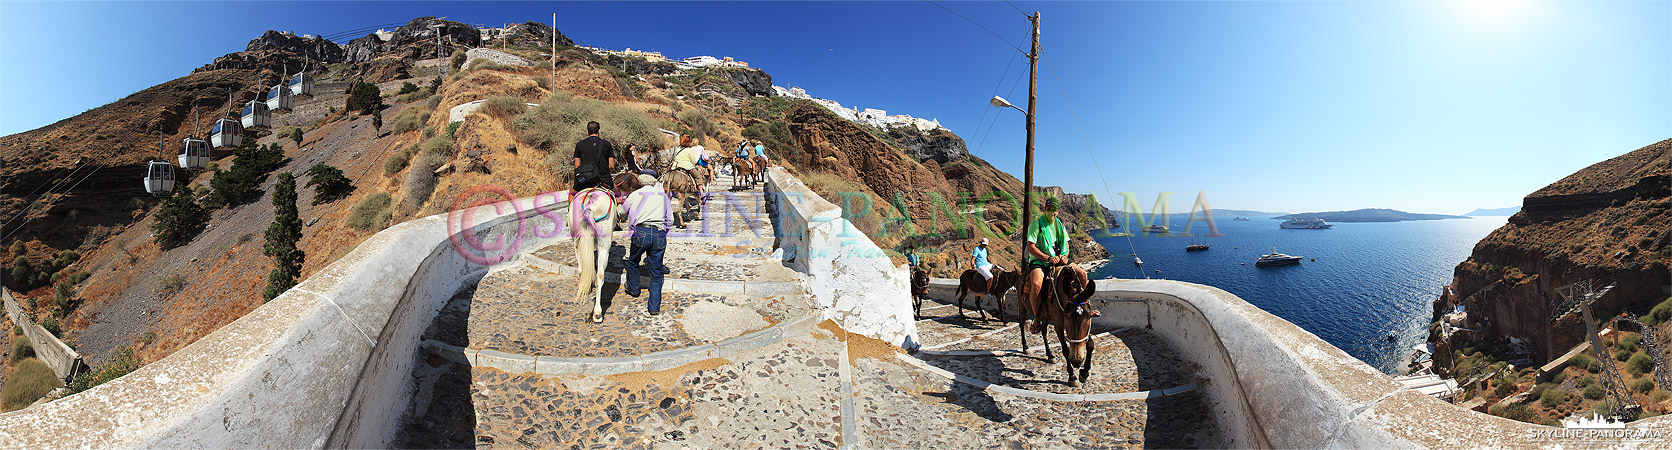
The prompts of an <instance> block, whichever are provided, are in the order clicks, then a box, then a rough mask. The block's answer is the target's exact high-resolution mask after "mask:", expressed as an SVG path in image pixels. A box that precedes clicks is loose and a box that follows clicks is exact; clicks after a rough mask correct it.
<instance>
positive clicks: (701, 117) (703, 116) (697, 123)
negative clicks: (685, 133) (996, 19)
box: [679, 108, 713, 137]
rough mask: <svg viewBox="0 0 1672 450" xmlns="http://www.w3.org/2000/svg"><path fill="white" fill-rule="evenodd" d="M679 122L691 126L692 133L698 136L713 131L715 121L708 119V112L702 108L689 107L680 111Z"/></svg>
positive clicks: (706, 134) (687, 126)
mask: <svg viewBox="0 0 1672 450" xmlns="http://www.w3.org/2000/svg"><path fill="white" fill-rule="evenodd" d="M679 122H680V123H682V124H685V127H686V128H690V129H691V132H692V134H695V135H697V136H698V137H702V136H708V133H709V132H711V131H713V130H712V128H713V123H712V122H710V121H709V119H708V113H705V112H703V111H702V110H700V109H695V108H693V109H687V110H684V111H680V112H679Z"/></svg>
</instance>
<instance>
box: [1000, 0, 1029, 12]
mask: <svg viewBox="0 0 1672 450" xmlns="http://www.w3.org/2000/svg"><path fill="white" fill-rule="evenodd" d="M1004 4H1006V5H1010V7H1011V8H1012V9H1015V10H1016V12H1019V13H1022V14H1023V15H1026V14H1027V13H1028V12H1027V11H1023V10H1022V8H1017V7H1016V4H1015V3H1010V0H1004Z"/></svg>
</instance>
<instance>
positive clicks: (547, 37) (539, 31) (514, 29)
mask: <svg viewBox="0 0 1672 450" xmlns="http://www.w3.org/2000/svg"><path fill="white" fill-rule="evenodd" d="M552 33H557V45H558V46H559V47H568V46H571V45H575V41H573V40H571V39H569V37H568V36H564V35H563V33H561V32H558V31H556V30H553V29H552V26H551V25H546V24H543V23H540V22H524V23H519V24H516V25H512V26H511V27H510V28H506V29H505V34H504V35H502V37H501V38H500V40H501V41H504V42H505V43H506V44H509V45H510V46H512V47H538V48H549V47H551V45H552Z"/></svg>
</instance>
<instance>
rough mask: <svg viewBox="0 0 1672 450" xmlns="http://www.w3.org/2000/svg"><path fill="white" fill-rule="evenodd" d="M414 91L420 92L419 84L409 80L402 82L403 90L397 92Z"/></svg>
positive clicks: (406, 92)
mask: <svg viewBox="0 0 1672 450" xmlns="http://www.w3.org/2000/svg"><path fill="white" fill-rule="evenodd" d="M413 92H418V85H416V84H412V82H411V81H408V82H405V83H401V90H400V91H399V92H396V93H395V94H411V93H413Z"/></svg>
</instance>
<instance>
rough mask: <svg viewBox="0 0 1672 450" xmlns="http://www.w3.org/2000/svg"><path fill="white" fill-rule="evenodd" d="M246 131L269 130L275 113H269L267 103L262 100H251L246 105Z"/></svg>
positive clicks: (244, 123) (244, 122)
mask: <svg viewBox="0 0 1672 450" xmlns="http://www.w3.org/2000/svg"><path fill="white" fill-rule="evenodd" d="M243 119H244V121H243V125H244V129H250V128H267V126H268V123H270V122H272V121H273V113H272V112H270V111H268V109H267V103H266V102H263V101H261V100H250V102H249V103H245V104H244V117H243Z"/></svg>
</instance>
